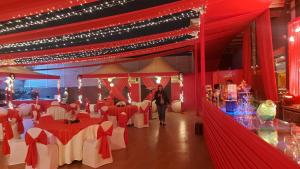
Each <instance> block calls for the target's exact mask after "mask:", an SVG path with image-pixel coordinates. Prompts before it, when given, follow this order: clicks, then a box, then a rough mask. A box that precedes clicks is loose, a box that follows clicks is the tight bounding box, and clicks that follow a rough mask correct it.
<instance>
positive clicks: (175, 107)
mask: <svg viewBox="0 0 300 169" xmlns="http://www.w3.org/2000/svg"><path fill="white" fill-rule="evenodd" d="M171 108H172V111H173V112H175V113H181V112H182V109H181V102H180V100H174V101H172V103H171Z"/></svg>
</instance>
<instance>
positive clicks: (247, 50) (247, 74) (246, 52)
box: [243, 26, 253, 85]
mask: <svg viewBox="0 0 300 169" xmlns="http://www.w3.org/2000/svg"><path fill="white" fill-rule="evenodd" d="M243 70H244V79H245V80H246V82H247V83H248V84H250V85H252V76H253V74H252V69H251V29H250V26H249V27H248V28H247V29H246V30H245V31H244V34H243Z"/></svg>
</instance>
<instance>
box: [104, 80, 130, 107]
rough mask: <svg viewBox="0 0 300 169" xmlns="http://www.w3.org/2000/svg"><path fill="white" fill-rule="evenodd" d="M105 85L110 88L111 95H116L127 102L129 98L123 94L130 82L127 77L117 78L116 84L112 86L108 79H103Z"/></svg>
mask: <svg viewBox="0 0 300 169" xmlns="http://www.w3.org/2000/svg"><path fill="white" fill-rule="evenodd" d="M101 80H102V83H103V85H104V86H105V87H106V88H107V89H108V90H109V95H110V96H111V97H115V98H117V99H119V100H122V101H125V102H127V101H128V100H127V98H126V97H125V96H124V95H123V92H122V91H123V89H124V87H126V86H127V84H128V79H127V78H122V79H117V80H116V81H115V82H114V86H113V87H110V83H109V82H108V80H107V79H101Z"/></svg>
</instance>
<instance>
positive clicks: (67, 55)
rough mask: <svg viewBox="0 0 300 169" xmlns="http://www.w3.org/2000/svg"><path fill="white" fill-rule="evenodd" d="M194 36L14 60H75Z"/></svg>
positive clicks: (16, 60) (24, 61)
mask: <svg viewBox="0 0 300 169" xmlns="http://www.w3.org/2000/svg"><path fill="white" fill-rule="evenodd" d="M193 38H194V36H192V35H189V34H185V35H180V36H174V37H167V38H163V39H158V40H152V41H147V42H142V43H136V44H130V45H126V46H119V47H113V48H104V49H101V50H90V51H81V52H75V53H63V54H56V55H46V56H39V57H31V58H20V59H15V60H14V62H15V63H16V64H33V63H44V62H54V61H64V60H75V59H78V58H87V57H94V56H101V55H107V54H115V53H121V52H128V51H133V50H139V49H145V48H150V47H155V46H160V45H165V44H170V43H176V42H180V41H184V40H189V39H193Z"/></svg>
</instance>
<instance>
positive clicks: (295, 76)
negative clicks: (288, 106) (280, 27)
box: [288, 19, 300, 96]
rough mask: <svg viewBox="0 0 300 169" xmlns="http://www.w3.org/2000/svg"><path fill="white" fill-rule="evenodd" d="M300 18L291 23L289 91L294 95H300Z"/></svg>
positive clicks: (289, 29)
mask: <svg viewBox="0 0 300 169" xmlns="http://www.w3.org/2000/svg"><path fill="white" fill-rule="evenodd" d="M299 26H300V21H299V19H297V20H294V21H292V22H290V23H289V28H288V32H289V39H290V40H289V57H288V58H289V62H288V63H289V64H288V65H289V67H288V72H289V92H290V93H291V94H292V95H294V96H300V83H299V80H300V79H299V68H300V65H299V61H298V60H299V58H300V57H299V53H300V32H296V31H295V30H296V28H299Z"/></svg>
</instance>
